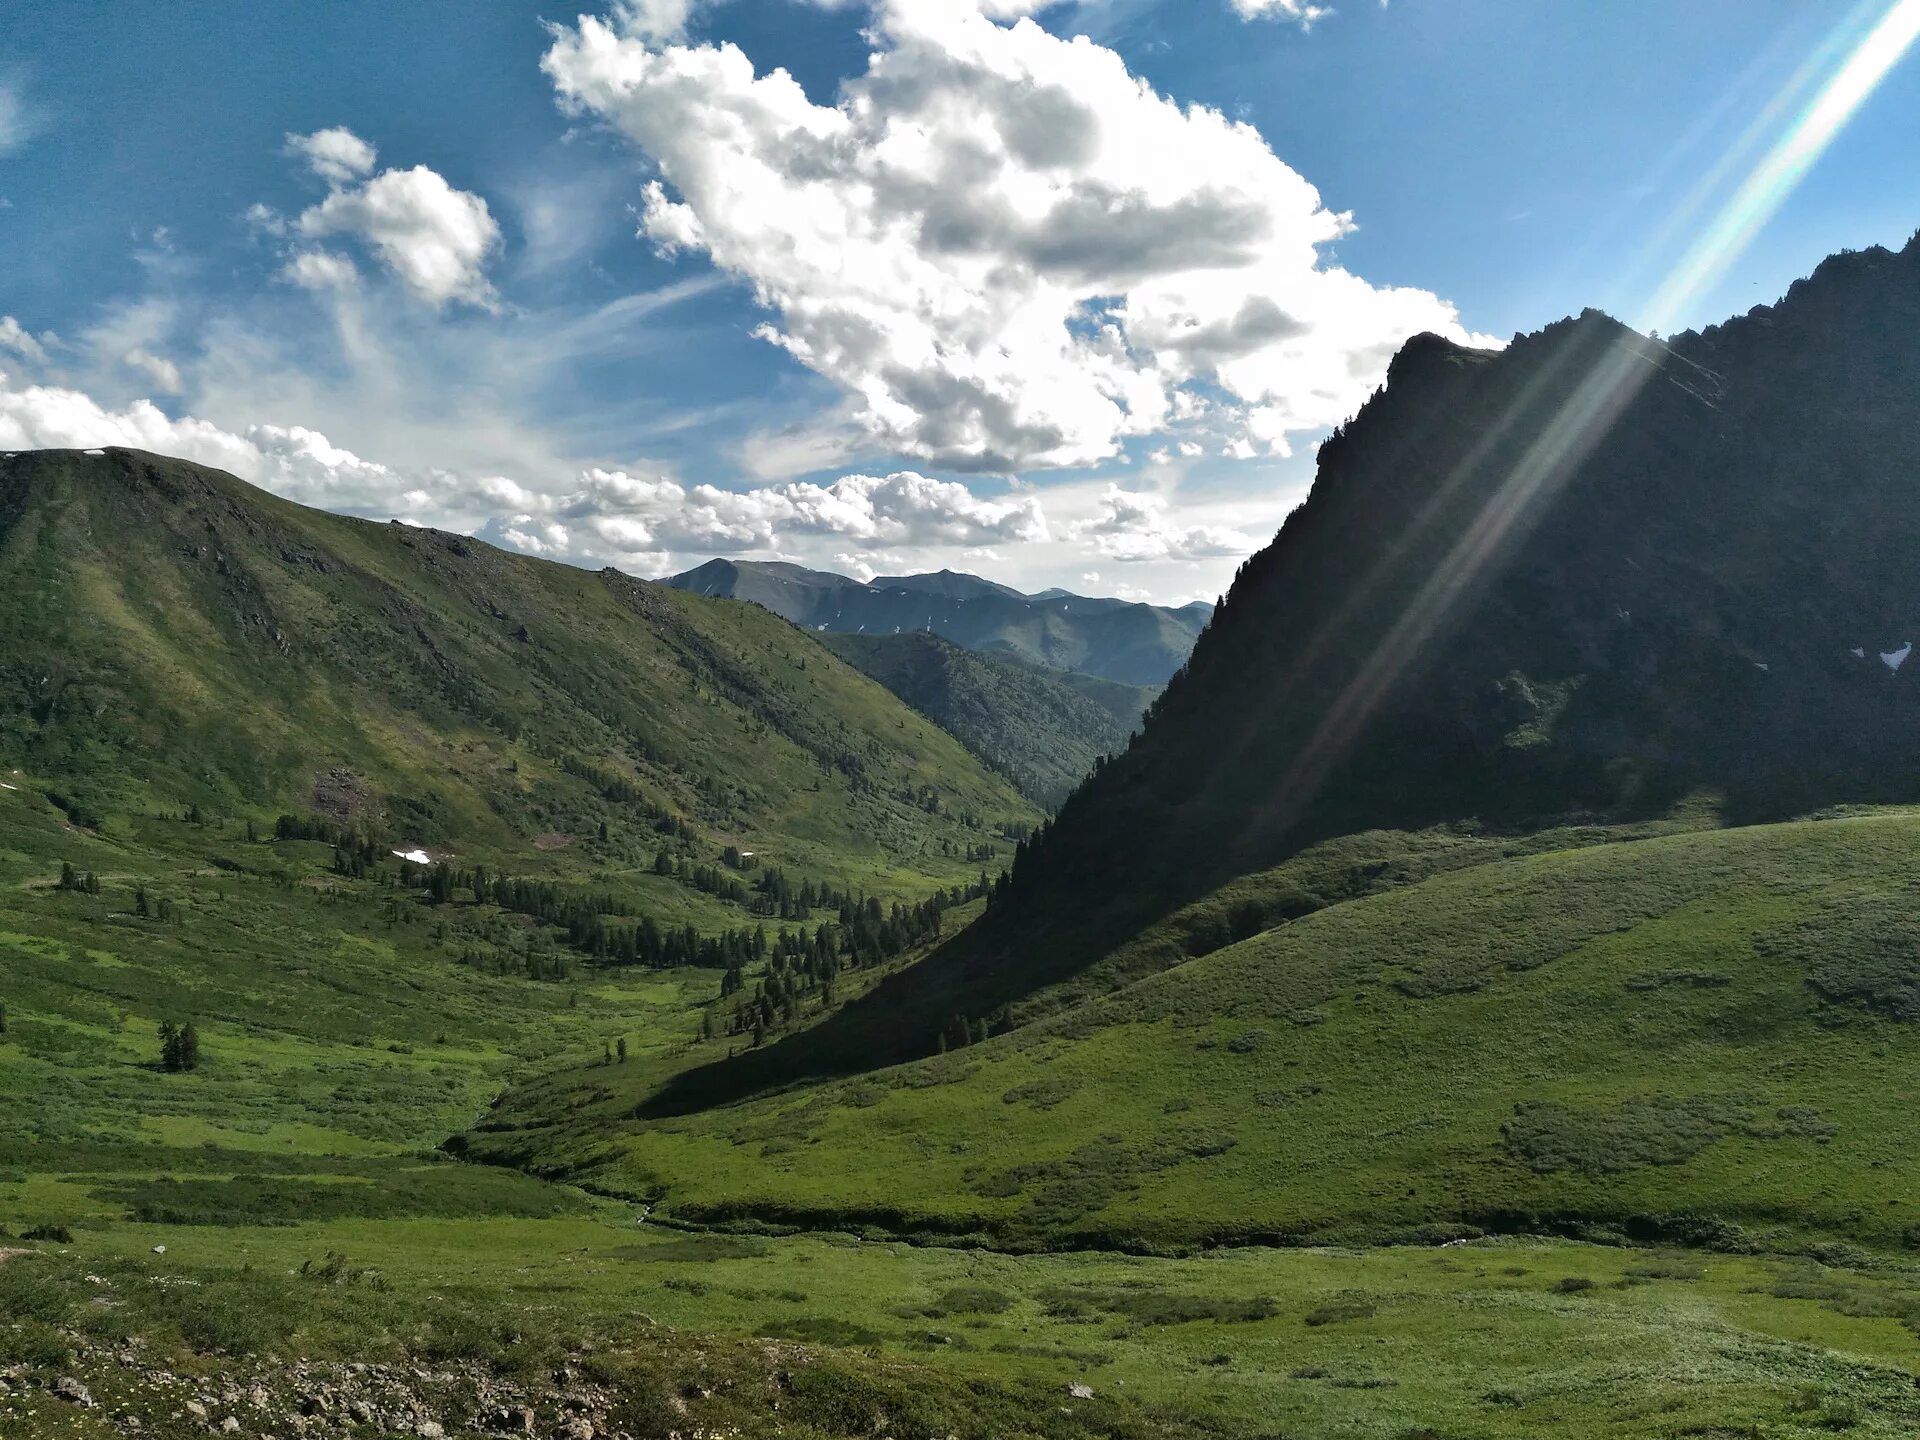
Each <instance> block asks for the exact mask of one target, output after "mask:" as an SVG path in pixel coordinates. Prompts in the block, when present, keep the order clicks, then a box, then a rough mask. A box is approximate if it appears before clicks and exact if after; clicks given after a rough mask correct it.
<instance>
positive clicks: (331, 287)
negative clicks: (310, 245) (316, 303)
mask: <svg viewBox="0 0 1920 1440" xmlns="http://www.w3.org/2000/svg"><path fill="white" fill-rule="evenodd" d="M280 278H281V279H282V280H285V281H286V282H287V283H288V284H290V285H298V286H299V287H300V288H301V289H303V290H313V291H316V292H319V293H325V292H328V291H338V290H350V289H352V288H353V287H354V285H356V284H357V283H359V280H360V272H359V271H358V270H357V269H355V268H354V264H353V261H351V260H349V259H348V258H347V257H346V256H344V255H336V254H335V253H334V252H333V251H331V250H296V251H294V252H293V254H292V255H291V256H290V257H289V258H288V260H287V263H286V264H285V265H283V266H281V267H280Z"/></svg>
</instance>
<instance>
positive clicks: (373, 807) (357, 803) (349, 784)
mask: <svg viewBox="0 0 1920 1440" xmlns="http://www.w3.org/2000/svg"><path fill="white" fill-rule="evenodd" d="M313 808H314V810H315V811H316V812H317V813H319V814H321V815H324V816H326V817H327V818H328V819H329V820H332V821H335V822H336V823H338V824H341V825H350V824H352V823H353V822H354V821H356V820H360V819H363V818H366V817H369V816H373V815H376V814H377V813H378V811H379V808H380V806H379V803H378V802H377V801H376V800H375V799H374V794H373V787H372V786H370V785H368V783H367V780H366V777H365V776H363V775H356V774H354V772H353V771H351V770H347V769H343V768H341V767H339V766H335V767H334V768H333V769H331V770H322V771H321V772H320V773H319V774H318V775H315V776H314V777H313Z"/></svg>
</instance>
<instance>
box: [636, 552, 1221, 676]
mask: <svg viewBox="0 0 1920 1440" xmlns="http://www.w3.org/2000/svg"><path fill="white" fill-rule="evenodd" d="M663 583H665V584H668V585H671V586H673V587H674V588H675V589H679V590H688V591H691V592H693V593H694V594H696V595H710V596H719V597H722V598H726V599H732V600H750V601H752V602H753V603H754V604H756V605H761V606H764V607H765V608H766V609H768V610H771V611H773V613H774V614H776V615H780V616H783V617H784V618H786V619H788V620H791V621H792V622H793V623H794V624H796V625H799V626H802V627H804V628H806V629H808V630H814V631H824V632H826V633H829V634H843V635H904V634H907V633H909V632H912V631H926V632H930V633H931V634H934V635H938V636H939V637H940V638H942V639H943V640H950V641H952V642H953V643H954V644H956V645H960V646H964V647H965V648H966V649H969V650H978V651H981V652H983V653H986V654H1004V655H1010V656H1013V657H1014V658H1016V659H1020V660H1025V661H1029V662H1031V663H1033V664H1036V665H1045V666H1048V667H1049V668H1051V669H1055V670H1074V671H1078V672H1080V673H1081V674H1085V675H1098V676H1100V677H1101V678H1103V679H1107V680H1117V681H1119V682H1120V683H1121V684H1123V685H1164V684H1166V682H1167V681H1168V679H1170V678H1171V677H1172V675H1173V673H1174V671H1176V670H1178V669H1179V668H1180V667H1181V666H1182V665H1183V664H1185V663H1186V659H1187V656H1188V655H1189V654H1190V653H1191V652H1192V650H1193V644H1194V641H1195V640H1196V639H1197V638H1198V637H1199V634H1200V632H1201V631H1202V630H1203V629H1205V628H1206V624H1207V621H1208V619H1209V618H1210V617H1211V616H1212V614H1213V607H1212V606H1211V605H1209V604H1207V603H1205V602H1204V601H1195V602H1194V603H1193V604H1191V605H1182V606H1180V607H1179V608H1178V609H1170V608H1168V607H1165V606H1160V605H1142V604H1138V603H1135V602H1133V601H1128V600H1115V599H1111V598H1097V597H1092V596H1086V595H1075V594H1072V593H1070V592H1068V591H1065V590H1048V591H1045V592H1043V593H1041V594H1039V595H1023V594H1022V593H1021V592H1020V591H1018V590H1015V589H1012V588H1011V587H1009V586H1006V585H1000V584H996V583H995V582H993V581H991V580H983V579H981V578H980V577H979V576H978V575H967V574H963V573H961V572H958V571H954V570H941V571H938V572H936V573H935V574H932V575H881V576H876V577H875V578H874V579H872V580H870V581H861V580H855V579H853V578H852V577H851V576H847V575H836V574H834V573H833V572H831V571H827V570H809V569H807V568H806V567H804V566H801V565H790V564H786V563H784V562H780V561H767V560H709V561H708V562H707V563H706V564H704V565H701V566H699V567H698V568H696V569H693V570H689V571H687V572H686V573H685V574H684V575H675V576H673V577H672V578H670V579H668V580H666V581H665V582H663Z"/></svg>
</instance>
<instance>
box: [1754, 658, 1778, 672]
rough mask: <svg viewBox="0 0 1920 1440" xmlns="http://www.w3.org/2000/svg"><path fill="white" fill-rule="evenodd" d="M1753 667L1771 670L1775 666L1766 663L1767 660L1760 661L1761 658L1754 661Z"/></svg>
mask: <svg viewBox="0 0 1920 1440" xmlns="http://www.w3.org/2000/svg"><path fill="white" fill-rule="evenodd" d="M1753 668H1754V669H1756V670H1771V669H1773V667H1772V666H1771V665H1768V664H1766V663H1765V662H1763V661H1760V660H1756V661H1754V662H1753Z"/></svg>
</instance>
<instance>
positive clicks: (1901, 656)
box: [1880, 640, 1913, 674]
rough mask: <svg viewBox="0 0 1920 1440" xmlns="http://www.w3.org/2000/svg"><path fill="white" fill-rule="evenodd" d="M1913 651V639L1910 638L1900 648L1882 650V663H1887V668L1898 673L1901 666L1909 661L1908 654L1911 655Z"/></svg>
mask: <svg viewBox="0 0 1920 1440" xmlns="http://www.w3.org/2000/svg"><path fill="white" fill-rule="evenodd" d="M1912 653H1913V641H1911V640H1909V641H1907V643H1906V644H1904V645H1902V646H1901V647H1900V648H1899V649H1898V650H1882V651H1881V652H1880V663H1881V664H1882V665H1885V666H1886V667H1887V669H1889V670H1891V671H1893V672H1894V673H1896V674H1898V673H1899V670H1900V667H1901V666H1902V665H1904V664H1906V663H1907V656H1909V655H1911V654H1912Z"/></svg>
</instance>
